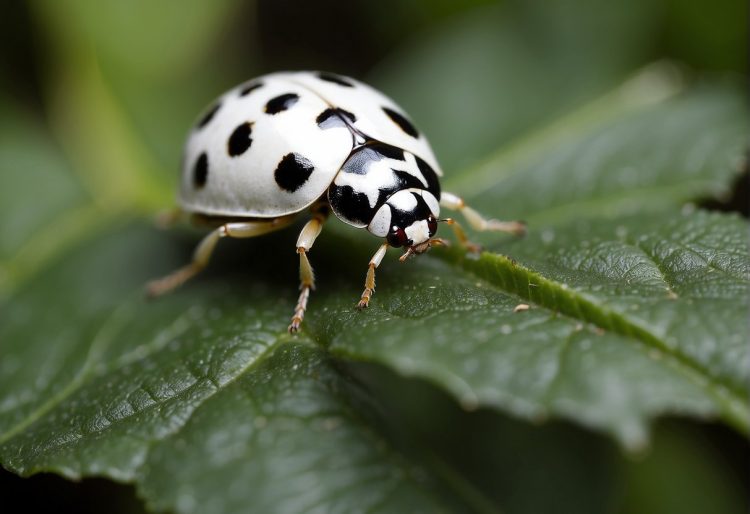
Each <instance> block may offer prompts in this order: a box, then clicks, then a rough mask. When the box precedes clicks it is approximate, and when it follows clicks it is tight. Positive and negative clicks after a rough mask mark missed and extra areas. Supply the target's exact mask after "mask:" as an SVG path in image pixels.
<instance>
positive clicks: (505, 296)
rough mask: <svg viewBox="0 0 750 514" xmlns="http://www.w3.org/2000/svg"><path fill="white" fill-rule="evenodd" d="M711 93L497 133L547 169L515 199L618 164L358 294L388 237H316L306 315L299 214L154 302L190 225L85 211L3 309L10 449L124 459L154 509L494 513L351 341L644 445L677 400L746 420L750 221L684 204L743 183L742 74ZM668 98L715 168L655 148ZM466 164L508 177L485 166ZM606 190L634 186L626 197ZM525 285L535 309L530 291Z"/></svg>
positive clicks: (509, 405) (477, 394)
mask: <svg viewBox="0 0 750 514" xmlns="http://www.w3.org/2000/svg"><path fill="white" fill-rule="evenodd" d="M706 91H708V92H701V91H699V92H697V93H695V94H689V95H686V96H684V97H680V98H677V99H674V100H662V101H661V102H659V100H658V99H657V100H654V101H656V102H657V103H656V105H655V106H651V107H645V106H644V107H639V108H638V109H636V110H635V111H632V112H631V111H627V112H624V111H621V110H618V109H615V113H614V114H611V115H608V116H603V117H602V118H598V117H594V118H593V119H592V120H589V121H588V122H587V123H584V124H582V125H581V126H574V127H573V128H572V129H571V131H570V133H569V134H567V135H566V137H565V138H563V139H562V140H558V139H557V136H553V137H552V139H551V140H554V141H560V142H559V144H556V145H549V146H548V147H546V151H548V152H549V155H550V156H552V157H554V156H558V154H561V155H562V157H559V156H558V161H559V164H558V165H556V166H552V167H547V168H541V170H540V171H537V170H538V168H533V167H532V168H527V169H526V170H525V168H524V166H525V165H526V164H525V163H524V160H523V159H519V160H516V159H510V160H507V161H506V160H505V159H506V158H505V157H503V156H504V155H507V154H505V153H501V154H500V156H499V157H498V158H496V160H493V161H491V162H494V163H496V164H502V165H506V164H507V165H508V170H507V171H506V172H504V173H502V174H498V176H497V177H496V179H497V181H498V183H500V182H501V181H503V180H506V179H507V178H508V177H510V178H511V179H512V178H513V177H519V178H518V179H517V180H519V181H521V182H523V181H522V180H521V177H523V176H527V177H529V178H530V179H531V178H533V177H536V178H535V179H534V183H533V187H518V188H517V189H516V190H515V191H516V192H515V194H516V195H517V197H518V199H515V200H513V201H514V202H515V204H514V205H516V206H518V207H516V208H517V209H522V208H523V202H522V201H521V198H527V200H526V201H527V202H528V204H529V205H532V206H533V205H534V202H536V200H535V197H536V195H541V196H543V197H545V198H548V199H550V198H552V199H555V198H559V199H558V200H556V201H557V202H558V203H559V206H558V207H555V208H556V209H557V208H565V207H566V204H565V203H564V199H563V198H562V197H561V196H555V193H556V191H558V190H560V189H564V188H566V187H568V185H569V183H570V182H571V181H575V170H577V169H579V166H578V164H577V163H578V162H579V161H577V160H576V158H577V157H578V156H580V155H606V156H607V159H605V160H604V161H603V162H606V163H612V164H608V165H602V166H594V167H593V168H592V170H591V172H590V173H591V174H590V175H589V179H590V180H591V181H592V184H594V185H596V187H593V186H592V187H590V188H588V189H586V188H584V190H583V191H581V192H580V194H579V195H578V196H574V202H572V203H570V204H569V206H568V212H569V213H570V216H568V217H567V218H566V217H561V218H557V217H550V218H544V217H540V218H538V220H535V219H532V221H533V223H532V224H531V227H530V229H531V231H530V234H529V236H528V237H527V238H525V239H523V240H510V239H507V238H501V237H498V236H494V237H491V236H487V235H485V237H484V238H483V240H485V241H489V242H491V246H489V248H491V249H492V250H493V252H492V253H490V252H486V253H484V254H482V255H481V256H480V257H479V258H471V256H466V255H465V254H464V253H463V252H462V251H460V249H457V248H453V249H448V250H442V251H441V250H435V251H433V252H432V253H431V254H429V255H427V256H425V257H421V258H419V259H417V260H416V261H413V262H409V263H408V264H400V263H398V262H397V261H396V260H395V259H387V260H386V262H384V264H383V265H382V266H381V267H380V268H379V270H378V292H377V294H376V296H375V298H374V300H373V303H372V307H371V308H370V309H369V310H368V311H366V312H358V311H356V310H355V309H354V308H353V304H354V302H355V300H356V297H357V295H358V293H359V291H360V289H359V287H360V286H359V284H361V280H362V278H363V275H364V271H365V268H366V266H365V264H366V262H367V259H368V258H369V256H370V253H371V251H372V250H374V246H375V241H374V240H373V239H372V238H371V237H369V236H367V235H366V234H361V233H360V234H357V233H356V232H354V231H352V230H350V229H347V230H344V228H345V227H342V226H339V228H338V229H334V230H331V231H326V232H324V233H323V235H322V236H321V238H320V239H319V241H318V242H317V244H316V246H315V249H314V251H313V252H312V254H311V259H312V262H313V264H314V265H315V268H316V271H317V273H318V280H319V290H318V291H316V292H315V293H314V295H313V297H312V300H311V304H310V311H309V313H308V318H307V320H306V326H305V332H304V333H303V334H302V335H300V336H298V337H296V338H292V337H290V336H288V335H287V334H286V332H285V327H286V323H287V320H288V317H289V315H290V312H291V308H292V306H293V302H294V298H295V296H296V290H295V284H294V282H295V269H296V265H297V263H296V255H295V254H294V252H293V249H292V248H291V245H292V244H293V239H290V238H293V237H294V235H293V234H292V233H291V232H289V231H286V232H283V233H280V234H276V235H274V236H269V237H266V238H263V239H258V240H252V241H227V242H226V244H224V243H223V246H222V247H221V248H220V250H219V252H218V255H217V258H216V259H215V260H214V262H213V265H212V267H211V269H210V270H209V272H207V273H206V274H204V276H203V277H201V278H199V279H197V280H196V281H195V282H193V283H191V284H188V285H186V286H185V287H183V288H182V289H181V290H179V291H177V292H175V293H174V294H172V295H169V296H167V297H165V298H162V299H160V300H158V301H156V302H151V303H146V302H145V301H144V300H143V298H142V289H141V288H142V285H143V284H144V283H145V282H146V281H147V280H148V279H149V278H152V277H153V276H154V275H158V274H160V273H164V272H167V271H169V270H171V269H174V268H176V267H177V266H179V265H181V264H182V263H184V262H185V261H186V260H187V259H188V258H189V256H190V253H191V248H192V246H194V244H195V240H194V239H193V238H182V236H180V237H179V238H178V237H177V236H175V235H173V234H171V233H157V232H156V231H155V230H154V229H153V228H150V227H148V226H146V225H144V224H143V223H138V224H135V225H133V224H124V223H122V222H121V223H119V224H116V225H112V224H111V223H110V224H106V223H105V224H99V225H96V226H95V228H92V230H91V231H90V235H89V236H88V238H87V239H81V238H80V237H81V233H80V232H79V233H77V237H78V238H79V239H78V240H77V242H75V243H71V246H69V249H68V250H67V251H64V252H62V253H60V254H59V257H58V258H57V259H55V260H52V261H49V262H48V263H47V265H46V266H42V267H40V268H38V269H36V272H35V273H32V274H29V275H28V276H27V277H26V278H25V279H24V281H21V282H17V283H16V284H15V291H14V293H13V295H12V297H11V298H10V299H9V301H8V302H7V303H6V305H5V306H4V307H3V311H2V313H0V340H2V341H3V358H2V360H1V361H0V362H1V364H0V391H2V395H0V434H1V435H0V459H2V462H3V465H4V466H6V467H7V468H9V469H11V470H14V471H15V472H17V473H21V474H30V473H34V472H38V471H55V472H58V473H62V474H64V475H66V476H69V477H74V478H75V477H80V476H89V475H105V476H109V477H113V478H116V479H118V480H122V481H133V482H135V483H136V486H137V488H138V491H139V493H140V494H141V495H142V496H143V497H144V498H145V499H146V501H147V502H148V503H149V504H150V505H152V506H153V507H154V508H157V509H175V510H177V511H179V512H227V511H232V510H237V509H240V508H241V507H242V505H244V503H243V500H245V499H246V498H247V497H248V496H250V497H252V498H253V499H254V504H253V505H258V506H262V507H263V509H261V510H273V508H278V510H279V511H283V510H301V511H307V510H312V509H314V508H319V509H320V510H323V511H328V510H337V509H341V510H351V508H352V506H356V505H366V506H367V507H368V508H371V509H372V510H382V511H386V512H388V511H394V510H395V511H401V510H418V509H422V510H426V511H434V510H438V509H439V508H445V509H447V510H463V509H466V508H469V509H471V510H474V511H492V510H493V509H494V508H495V507H494V504H493V503H492V501H491V500H489V499H488V498H487V497H486V496H485V494H484V493H483V492H482V491H479V490H477V489H476V487H475V486H474V485H473V484H472V483H470V482H467V481H466V480H464V479H463V478H462V477H461V476H460V474H459V473H456V472H455V471H453V470H451V469H450V467H445V466H436V465H434V462H433V460H432V459H431V458H429V457H428V456H426V455H425V454H424V453H423V452H419V451H417V452H412V451H409V450H407V449H405V448H404V446H403V444H401V443H400V442H399V440H398V437H394V436H393V435H392V432H393V431H392V429H391V428H389V425H390V424H391V423H393V421H391V420H388V419H387V417H386V416H384V415H383V414H382V413H381V411H380V407H379V400H378V397H377V395H376V394H374V392H373V391H372V389H370V388H363V387H361V386H360V385H358V383H357V382H358V381H357V377H356V374H355V376H354V377H352V376H351V375H350V373H351V371H350V370H349V368H346V367H342V366H341V361H351V360H354V361H364V362H369V363H377V364H380V365H382V366H385V367H388V368H390V369H393V370H395V371H397V372H398V373H400V374H402V375H408V376H414V377H418V378H421V379H424V380H426V381H429V382H431V383H432V384H434V385H435V386H437V387H439V388H442V389H444V390H445V391H447V392H449V393H450V394H451V395H453V396H454V397H455V398H457V399H458V401H459V402H460V404H461V405H462V406H463V407H464V408H466V409H476V408H479V407H484V408H492V409H498V410H501V411H502V412H506V413H509V414H512V415H514V416H517V417H520V418H523V419H530V420H534V421H537V422H538V421H543V420H545V419H549V418H555V419H567V420H571V421H573V422H575V423H578V424H581V425H584V426H587V427H591V428H593V429H596V430H600V431H602V432H604V433H607V434H611V435H613V436H614V437H616V438H617V439H618V440H619V441H620V442H621V443H622V444H624V445H625V446H626V447H628V448H633V449H636V448H640V447H642V446H643V445H644V444H646V442H647V439H648V427H649V422H650V420H652V419H653V418H654V417H655V416H659V415H663V414H666V413H671V414H680V415H683V416H692V417H699V418H718V419H721V420H723V421H724V422H726V423H728V424H729V425H731V426H733V427H735V429H737V430H738V431H739V432H741V433H744V434H747V432H748V428H749V427H750V413H749V412H748V407H747V393H746V390H747V385H748V383H750V380H749V379H748V375H750V370H749V369H748V364H747V363H748V362H749V361H750V359H749V357H750V355H748V348H747V346H746V344H745V341H746V340H747V339H748V336H749V335H750V334H748V329H747V326H746V324H745V322H744V321H745V315H746V312H747V309H748V298H750V294H749V293H750V286H749V285H748V284H749V283H750V278H749V275H750V262H749V259H748V255H747V251H746V248H747V245H748V237H747V230H748V224H747V222H746V221H745V220H742V219H740V218H737V217H736V216H733V215H726V214H712V213H706V212H702V211H695V210H694V209H692V208H689V209H683V212H682V213H681V212H679V211H678V210H677V209H676V208H675V207H676V206H677V205H679V204H680V203H681V202H682V201H684V200H687V199H689V198H691V197H695V196H697V195H698V194H710V193H711V192H712V191H718V190H720V189H722V188H723V187H726V186H725V185H724V184H726V182H728V181H729V180H730V178H731V175H732V164H733V163H734V162H736V161H737V155H736V152H738V151H739V145H738V144H737V141H739V140H740V139H741V137H743V136H745V135H746V132H747V127H746V124H745V122H743V121H741V119H743V117H742V112H741V111H735V110H733V109H731V108H728V107H727V106H731V105H741V103H742V102H741V101H740V100H737V96H735V94H734V93H733V90H732V89H727V88H712V89H710V90H706ZM716 106H718V107H716ZM654 112H658V114H659V115H658V116H657V115H655V114H654ZM696 112H700V113H703V114H704V115H706V113H712V112H713V113H716V114H714V115H712V116H709V117H707V118H704V119H708V120H711V121H710V124H711V126H712V127H713V132H712V133H719V134H722V137H721V138H710V137H709V138H706V136H705V131H700V130H694V129H693V128H692V127H691V126H690V124H686V123H683V122H684V121H685V120H691V119H694V118H693V117H692V116H694V114H691V113H696ZM655 119H658V120H660V121H661V122H662V123H665V124H667V126H669V127H671V129H670V137H674V139H673V140H672V142H670V144H675V145H676V144H678V143H679V144H680V145H684V148H693V147H695V146H700V147H701V148H702V149H703V150H702V152H703V153H702V154H701V155H703V156H708V157H706V158H705V159H702V160H700V163H701V166H696V167H691V166H688V165H687V164H691V163H692V161H690V162H688V163H687V164H686V163H685V162H681V161H679V159H680V158H681V156H680V155H679V154H676V155H673V154H671V153H668V154H666V155H667V156H672V157H673V161H672V162H675V164H673V165H669V164H668V163H665V162H664V161H662V160H660V159H665V158H666V157H660V156H662V155H663V154H661V153H659V152H654V151H652V150H654V149H657V148H659V145H660V142H659V141H658V139H656V138H647V137H643V136H640V137H638V136H639V130H643V127H644V126H648V125H649V123H648V121H649V120H651V121H653V120H655ZM597 120H604V121H599V122H597ZM670 120H678V121H680V122H679V123H677V122H673V123H672V124H670ZM680 131H681V134H682V138H679V137H676V136H671V132H680ZM592 134H596V135H597V136H598V137H593V136H592ZM623 134H632V136H631V137H624V136H623V137H615V136H616V135H620V136H622V135H623ZM539 137H540V138H541V140H544V138H545V137H550V136H548V135H546V134H545V133H543V134H542V135H541V136H539ZM532 140H536V141H539V139H535V138H532ZM618 145H621V146H618ZM521 146H522V147H523V146H524V143H523V142H522V143H521ZM613 146H615V147H617V148H618V151H617V152H614V153H612V154H609V153H608V149H610V148H611V147H613ZM561 149H562V150H561ZM576 149H577V151H575V150H576ZM563 150H564V151H563ZM511 154H512V152H511ZM618 156H619V159H620V161H619V162H620V164H619V166H616V165H615V164H614V163H617V162H618ZM563 157H564V158H563ZM657 157H660V158H657ZM538 158H539V159H543V158H544V155H542V153H541V152H540V155H539V156H538ZM571 159H572V160H571ZM623 162H624V163H638V167H641V168H643V169H644V170H646V171H645V172H644V173H642V174H641V175H638V176H639V177H640V178H639V181H625V180H614V181H613V182H611V183H610V182H608V181H607V180H604V179H603V177H604V176H610V177H611V176H615V177H616V176H617V172H616V170H617V169H619V167H622V166H624V165H623V164H622V163H623ZM633 165H635V164H633ZM488 166H489V165H488ZM482 169H485V170H486V169H488V168H482ZM529 169H530V170H531V171H528V170H529ZM613 169H614V170H615V172H613V171H612V170H613ZM712 172H713V175H712ZM468 173H473V174H475V175H474V176H475V178H476V179H477V180H484V181H485V182H486V183H487V184H488V186H489V187H490V188H494V187H496V186H494V184H493V183H492V181H491V176H490V174H489V173H487V172H486V171H481V169H480V171H473V172H472V171H469V172H468ZM717 177H718V178H717ZM685 181H686V182H689V183H691V186H690V187H687V188H686V187H684V185H683V182H685ZM642 183H657V184H659V187H661V188H662V189H663V190H664V191H665V202H664V203H663V204H661V206H660V208H656V207H654V206H653V205H652V202H653V199H652V198H650V197H649V196H648V195H643V194H640V193H639V191H640V189H639V187H635V188H634V187H633V186H634V184H635V185H638V186H640V185H641V184H642ZM501 190H502V188H500V187H499V186H498V187H497V189H495V191H501ZM459 192H460V191H459ZM495 194H497V193H495ZM612 194H615V195H618V196H620V197H627V198H628V199H629V200H628V203H627V206H628V208H622V207H619V206H618V207H616V208H612V205H611V202H608V201H606V199H607V198H609V196H610V195H612ZM597 195H601V197H598V196H597ZM508 198H510V196H508ZM477 201H478V203H479V204H480V205H483V206H484V207H483V210H485V212H487V213H490V214H491V213H493V212H495V211H496V208H494V207H492V206H490V205H489V199H488V198H487V197H485V196H483V195H482V194H480V195H478V196H477ZM510 201H511V200H509V202H510ZM635 206H637V207H638V208H635ZM634 211H640V213H639V214H631V213H632V212H634ZM545 219H546V220H547V221H546V222H545ZM331 225H332V228H334V227H335V225H336V224H335V223H334V222H332V223H331ZM96 227H98V228H96ZM106 227H109V228H107V231H106V232H103V231H102V229H104V228H106ZM344 234H345V235H344ZM495 252H502V253H504V254H507V255H511V256H512V257H513V259H510V258H508V257H504V256H503V255H501V254H500V253H495ZM269 255H274V256H278V257H275V258H274V259H268V257H267V256H269ZM520 303H527V304H529V305H530V309H529V310H526V311H520V312H513V311H514V308H515V307H516V306H517V305H518V304H520ZM428 453H429V452H428ZM312 483H315V487H311V486H310V484H312ZM217 491H222V493H221V494H218V493H217ZM285 492H286V494H285Z"/></svg>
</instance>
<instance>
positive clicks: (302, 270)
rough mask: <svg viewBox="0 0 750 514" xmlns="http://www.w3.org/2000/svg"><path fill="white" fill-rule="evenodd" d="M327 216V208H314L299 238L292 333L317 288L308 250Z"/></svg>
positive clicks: (290, 329) (300, 322)
mask: <svg viewBox="0 0 750 514" xmlns="http://www.w3.org/2000/svg"><path fill="white" fill-rule="evenodd" d="M327 218H328V210H327V208H324V207H323V206H321V207H320V208H317V209H315V210H313V218H312V219H311V220H310V221H308V222H307V223H306V224H305V226H304V227H303V228H302V232H300V234H299V237H298V238H297V253H298V254H299V281H300V286H299V288H300V293H299V298H298V299H297V305H296V307H295V308H294V314H293V315H292V322H291V323H290V324H289V332H290V333H292V334H294V333H296V332H298V331H299V327H300V324H302V320H303V319H304V318H305V310H306V309H307V300H308V299H309V298H310V292H311V291H312V290H313V289H315V273H314V272H313V269H312V266H311V265H310V261H309V260H308V258H307V252H309V251H310V248H312V245H313V243H315V239H317V237H318V235H320V231H321V230H322V229H323V223H324V222H325V220H326V219H327Z"/></svg>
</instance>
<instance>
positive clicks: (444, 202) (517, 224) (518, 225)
mask: <svg viewBox="0 0 750 514" xmlns="http://www.w3.org/2000/svg"><path fill="white" fill-rule="evenodd" d="M440 205H441V206H442V207H445V208H446V209H450V210H453V211H460V212H461V214H463V216H464V218H466V221H468V222H469V225H471V227H472V228H473V229H474V230H477V231H479V232H485V231H493V232H508V233H510V234H513V235H516V236H522V235H524V234H525V233H526V224H525V223H524V222H522V221H500V220H496V219H489V220H488V219H486V218H484V217H483V216H482V215H481V214H479V213H478V212H477V211H475V210H474V209H472V208H471V207H469V206H468V205H466V202H464V200H463V198H461V197H459V196H456V195H454V194H453V193H447V192H443V193H441V195H440ZM446 221H447V223H448V224H449V225H451V226H452V227H453V232H455V234H456V237H457V238H458V241H459V242H460V243H461V244H462V245H463V246H465V247H466V248H467V249H469V250H470V251H474V252H477V251H479V250H480V246H479V245H477V244H475V243H472V242H470V241H469V238H468V237H467V236H466V232H464V230H463V228H462V227H461V225H460V224H459V223H458V222H457V221H456V220H454V219H450V218H449V219H447V220H446Z"/></svg>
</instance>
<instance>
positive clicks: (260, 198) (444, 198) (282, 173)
mask: <svg viewBox="0 0 750 514" xmlns="http://www.w3.org/2000/svg"><path fill="white" fill-rule="evenodd" d="M441 176H442V172H441V170H440V167H439V166H438V163H437V161H436V159H435V156H434V154H433V152H432V149H431V148H430V145H429V143H428V142H427V140H426V139H425V137H424V135H422V134H421V133H420V132H419V131H418V130H417V129H416V128H415V126H414V124H413V123H412V122H411V121H409V119H408V118H407V116H406V115H405V114H404V112H403V110H402V109H401V108H400V107H399V106H398V105H396V104H395V103H394V102H393V101H392V100H391V99H389V98H388V97H386V96H385V95H383V94H382V93H380V92H378V91H376V90H375V89H373V88H371V87H370V86H367V85H365V84H363V83H361V82H358V81H356V80H354V79H351V78H349V77H344V76H341V75H335V74H332V73H325V72H312V71H302V72H280V73H273V74H270V75H264V76H261V77H258V78H256V79H253V80H250V81H248V82H246V83H244V84H241V85H240V86H237V87H235V88H234V89H231V90H229V91H228V92H226V93H224V94H223V95H222V96H221V97H219V98H218V100H216V101H215V102H214V103H213V104H212V106H211V107H209V108H208V110H207V111H206V112H205V113H204V114H203V115H202V116H201V118H200V119H199V120H198V122H197V124H196V125H195V127H194V128H193V129H192V130H191V132H190V134H189V136H188V139H187V143H186V145H185V151H184V159H183V166H182V175H181V184H180V190H179V195H178V203H179V208H180V210H181V211H182V212H183V213H185V214H188V215H191V216H192V218H193V220H194V221H200V222H202V223H204V224H205V223H208V224H210V225H211V226H212V227H213V230H212V231H211V232H210V233H209V234H208V235H207V236H205V238H204V239H203V240H202V241H201V242H200V243H199V244H198V246H197V248H196V250H195V253H194V256H193V260H192V262H190V263H189V264H187V265H186V266H184V267H182V268H180V269H178V270H176V271H174V272H173V273H171V274H169V275H167V276H165V277H163V278H161V279H158V280H154V281H152V282H150V283H149V284H148V292H149V294H150V295H151V296H157V295H161V294H163V293H165V292H167V291H170V290H172V289H174V288H175V287H177V286H179V285H180V284H182V283H183V282H185V281H186V280H188V279H189V278H191V277H192V276H194V275H195V274H196V273H198V272H199V271H200V270H201V269H203V268H204V267H205V266H206V265H207V264H208V261H209V258H210V257H211V253H212V252H213V250H214V248H215V247H216V244H217V242H218V241H219V240H220V239H222V238H224V237H234V238H246V237H254V236H259V235H262V234H266V233H269V232H272V231H275V230H279V229H281V228H284V227H287V226H288V225H290V224H291V223H293V222H294V221H295V219H296V218H297V217H298V216H299V215H300V214H302V213H308V216H309V219H308V221H307V223H306V224H305V225H304V227H303V228H302V231H301V232H300V234H299V237H298V239H297V244H296V251H297V253H298V254H299V262H300V266H299V279H300V294H299V299H298V301H297V305H296V307H295V309H294V314H293V316H292V320H291V323H290V325H289V331H290V332H297V331H298V330H299V328H300V324H301V323H302V320H303V318H304V316H305V310H306V308H307V303H308V299H309V297H310V292H311V291H312V290H313V289H314V288H315V278H314V274H313V269H312V266H311V265H310V261H309V260H308V257H307V254H308V252H309V251H310V249H311V248H312V246H313V243H314V242H315V239H316V238H317V237H318V235H319V234H320V232H321V229H322V227H323V224H324V222H325V221H326V219H327V218H328V216H329V213H330V212H331V211H332V212H333V213H334V215H335V216H336V217H337V218H339V219H340V220H341V221H343V222H344V223H347V224H349V225H351V226H353V227H356V228H366V229H367V230H368V231H369V232H370V233H371V234H373V235H374V236H377V237H379V238H384V241H383V242H382V243H381V245H380V247H379V248H378V249H377V251H376V252H375V254H374V255H373V256H372V258H371V259H370V262H369V267H368V270H367V275H366V279H365V289H364V291H363V292H362V295H361V296H360V300H359V303H358V304H357V306H358V308H360V309H363V308H365V307H367V306H368V304H369V302H370V298H371V297H372V295H373V293H374V291H375V269H376V268H377V267H378V265H379V264H380V263H381V261H382V260H383V257H384V256H385V254H386V250H387V249H388V248H389V247H395V248H405V253H404V254H403V255H402V256H401V259H400V260H401V261H404V260H406V259H407V258H408V257H410V256H413V255H417V254H421V253H423V252H425V251H427V250H428V249H429V248H431V247H432V246H437V245H441V244H446V241H445V240H443V239H440V238H435V237H434V236H435V233H436V232H437V229H438V222H441V221H442V222H446V223H447V224H450V225H452V227H453V230H454V232H455V234H456V236H457V238H458V241H459V242H460V243H461V244H462V245H464V246H465V247H466V248H467V249H469V250H477V247H476V245H473V244H472V243H470V242H469V241H468V239H467V237H466V234H465V232H464V231H463V229H462V228H461V226H460V225H459V224H458V223H457V222H456V221H455V220H453V219H439V215H440V207H441V206H442V207H445V208H446V209H451V210H457V211H460V212H461V213H462V214H463V215H464V217H465V218H466V220H467V221H468V222H469V224H470V225H471V226H472V227H473V228H474V229H476V230H480V231H482V230H497V231H504V232H510V233H513V234H522V233H523V232H524V225H523V223H520V222H516V221H510V222H503V221H498V220H494V219H493V220H487V219H485V218H483V217H482V216H481V215H480V214H479V213H478V212H477V211H475V210H473V209H472V208H470V207H468V206H467V205H466V204H465V203H464V201H463V200H462V199H461V198H460V197H459V196H457V195H455V194H452V193H448V192H445V191H441V189H440V180H439V177H441Z"/></svg>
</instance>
